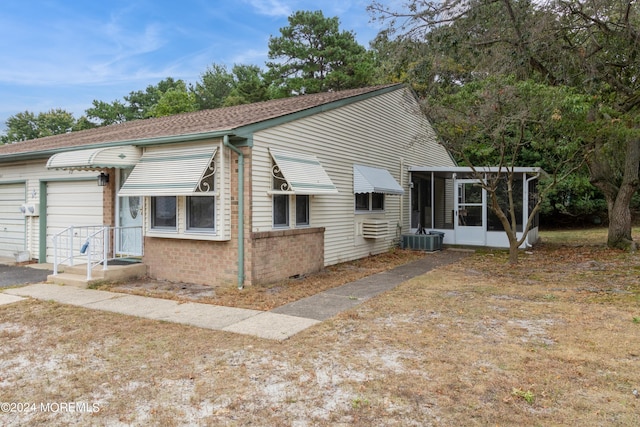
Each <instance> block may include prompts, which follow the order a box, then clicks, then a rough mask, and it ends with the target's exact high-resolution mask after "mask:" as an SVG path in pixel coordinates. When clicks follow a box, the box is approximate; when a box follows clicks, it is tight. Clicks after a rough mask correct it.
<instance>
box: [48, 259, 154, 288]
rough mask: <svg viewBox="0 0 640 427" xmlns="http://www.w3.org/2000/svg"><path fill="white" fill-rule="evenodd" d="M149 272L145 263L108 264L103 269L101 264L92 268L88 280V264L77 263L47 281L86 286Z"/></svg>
mask: <svg viewBox="0 0 640 427" xmlns="http://www.w3.org/2000/svg"><path fill="white" fill-rule="evenodd" d="M146 274H147V266H146V265H144V264H130V265H108V264H107V269H106V270H103V269H102V266H101V265H98V266H95V267H94V268H93V269H92V270H91V280H87V266H86V264H85V265H76V266H73V267H69V266H65V267H64V271H63V272H60V273H58V274H57V275H55V276H54V275H53V274H51V275H49V276H48V277H47V281H48V282H51V283H55V284H58V285H70V286H78V287H82V288H86V287H88V286H89V285H91V284H94V283H98V282H119V281H124V280H127V279H133V278H136V277H143V276H145V275H146Z"/></svg>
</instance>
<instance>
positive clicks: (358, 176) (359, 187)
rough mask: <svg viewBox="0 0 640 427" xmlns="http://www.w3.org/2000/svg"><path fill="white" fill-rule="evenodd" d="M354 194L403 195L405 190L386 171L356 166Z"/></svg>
mask: <svg viewBox="0 0 640 427" xmlns="http://www.w3.org/2000/svg"><path fill="white" fill-rule="evenodd" d="M353 192H354V193H355V194H358V193H384V194H398V195H402V194H404V189H403V188H402V187H401V186H400V184H398V181H396V180H395V179H394V178H393V176H391V174H390V173H389V171H388V170H386V169H382V168H374V167H371V166H362V165H354V166H353Z"/></svg>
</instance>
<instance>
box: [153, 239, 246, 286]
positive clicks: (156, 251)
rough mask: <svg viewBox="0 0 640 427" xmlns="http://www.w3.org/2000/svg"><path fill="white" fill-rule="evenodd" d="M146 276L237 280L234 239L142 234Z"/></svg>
mask: <svg viewBox="0 0 640 427" xmlns="http://www.w3.org/2000/svg"><path fill="white" fill-rule="evenodd" d="M143 262H144V263H145V264H146V265H147V269H148V274H149V276H150V277H153V278H156V279H161V280H169V281H172V282H186V283H196V284H201V285H224V284H229V283H237V275H238V251H237V250H236V244H235V242H234V241H233V240H232V241H229V242H211V241H204V240H186V239H163V238H158V237H145V239H144V258H143Z"/></svg>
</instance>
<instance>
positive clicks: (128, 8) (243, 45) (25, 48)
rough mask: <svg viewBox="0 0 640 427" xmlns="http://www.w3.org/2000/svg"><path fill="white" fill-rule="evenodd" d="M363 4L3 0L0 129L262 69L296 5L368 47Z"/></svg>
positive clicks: (369, 28)
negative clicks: (242, 67) (236, 68)
mask: <svg viewBox="0 0 640 427" xmlns="http://www.w3.org/2000/svg"><path fill="white" fill-rule="evenodd" d="M369 3H370V1H369V0H352V1H351V0H322V1H317V0H315V1H313V0H235V1H227V0H181V1H175V0H173V1H168V0H124V1H123V0H106V1H94V0H2V2H1V3H0V130H1V129H4V123H5V121H6V119H7V118H8V117H9V116H12V115H14V114H17V113H19V112H23V111H25V110H29V111H31V112H34V113H39V112H43V111H48V110H50V109H52V108H62V109H64V110H67V111H69V112H71V113H73V114H74V115H75V116H76V117H79V116H81V115H82V114H84V111H85V110H86V109H87V108H89V107H91V101H92V100H94V99H97V100H101V101H106V102H111V101H114V100H116V99H122V97H123V96H124V95H127V94H129V92H131V91H135V90H144V89H145V88H146V87H147V86H148V85H150V84H156V83H158V82H159V81H160V80H162V79H164V78H166V77H173V78H175V79H183V80H185V81H186V82H187V83H194V82H195V81H197V80H198V79H199V76H200V74H202V73H203V72H204V71H205V70H206V69H207V67H208V66H209V65H211V64H213V63H216V64H224V65H227V67H228V69H229V70H230V69H231V67H232V66H233V64H247V65H259V66H264V63H265V61H266V60H267V51H268V46H267V45H268V40H269V36H271V35H274V36H278V35H280V32H279V29H280V28H281V27H284V26H286V25H287V17H288V16H290V15H291V13H293V12H295V11H298V10H319V9H320V10H322V11H323V13H324V15H325V16H326V17H334V16H337V17H338V18H339V19H340V29H341V30H348V31H353V32H355V34H356V38H357V40H358V42H359V43H360V44H361V45H363V46H365V47H368V46H369V41H371V40H373V38H374V37H375V35H376V34H377V32H378V30H379V26H377V24H374V23H371V22H370V16H369V15H368V13H367V11H366V7H367V5H368V4H369Z"/></svg>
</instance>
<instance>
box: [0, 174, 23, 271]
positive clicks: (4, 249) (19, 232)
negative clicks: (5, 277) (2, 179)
mask: <svg viewBox="0 0 640 427" xmlns="http://www.w3.org/2000/svg"><path fill="white" fill-rule="evenodd" d="M24 201H25V187H24V184H23V183H20V184H0V257H10V258H13V257H14V254H15V252H17V251H23V250H25V248H26V240H25V217H24V215H23V214H22V212H20V206H22V204H23V203H24Z"/></svg>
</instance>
